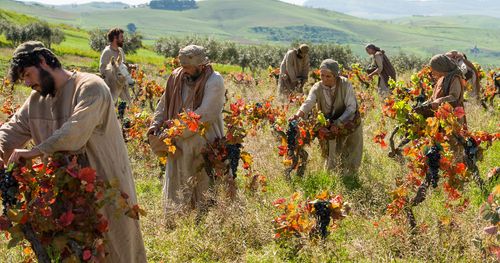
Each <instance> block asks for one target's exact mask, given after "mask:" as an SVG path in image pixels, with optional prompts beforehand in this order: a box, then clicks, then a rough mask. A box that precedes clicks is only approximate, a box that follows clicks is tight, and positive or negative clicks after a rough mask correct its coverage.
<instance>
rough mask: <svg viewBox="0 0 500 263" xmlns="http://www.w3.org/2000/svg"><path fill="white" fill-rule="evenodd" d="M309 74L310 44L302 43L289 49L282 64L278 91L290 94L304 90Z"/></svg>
mask: <svg viewBox="0 0 500 263" xmlns="http://www.w3.org/2000/svg"><path fill="white" fill-rule="evenodd" d="M308 75H309V46H308V45H306V44H302V45H300V46H299V48H297V49H292V50H288V52H286V54H285V57H284V58H283V61H282V62H281V65H280V75H279V81H278V92H279V94H280V95H288V94H290V93H292V92H303V87H304V85H305V84H306V82H307V79H308Z"/></svg>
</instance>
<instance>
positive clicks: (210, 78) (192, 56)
mask: <svg viewBox="0 0 500 263" xmlns="http://www.w3.org/2000/svg"><path fill="white" fill-rule="evenodd" d="M179 60H180V64H181V67H179V68H177V69H175V70H174V71H173V72H172V74H171V75H170V77H169V78H168V80H167V86H166V88H165V93H163V96H162V97H161V99H160V102H159V104H158V106H157V108H156V111H155V115H154V120H153V123H152V125H151V127H150V128H149V130H148V136H149V138H150V143H151V147H152V148H153V151H154V152H155V153H159V154H160V155H162V154H163V155H164V154H166V152H167V151H166V149H164V147H165V144H164V143H163V142H161V141H160V140H159V139H158V137H156V136H154V135H155V134H158V133H159V131H160V129H161V127H162V126H163V124H164V123H165V122H167V121H172V120H175V119H177V118H178V114H179V113H181V112H186V111H192V112H194V113H196V114H198V115H200V116H201V122H204V123H206V124H207V127H208V128H207V129H206V132H205V134H204V136H203V137H202V136H200V135H199V134H196V133H193V132H191V131H189V130H187V129H186V130H185V131H184V133H183V134H182V136H181V137H180V138H176V140H175V146H176V148H177V150H176V152H175V153H174V154H168V156H167V164H166V166H167V167H166V171H165V182H164V186H163V195H164V199H165V200H164V201H165V202H164V205H165V209H166V212H167V214H170V213H177V212H179V211H186V210H189V209H194V208H196V207H197V206H198V205H200V204H202V203H203V202H204V201H205V200H206V198H205V194H206V193H207V191H208V189H209V176H208V174H207V173H206V171H205V169H200V168H201V167H202V164H203V156H202V153H201V150H202V148H203V147H204V146H205V144H206V143H207V142H212V141H213V140H215V139H216V138H222V137H223V136H224V121H223V116H222V110H223V108H224V102H225V96H224V95H225V91H226V90H225V88H224V79H223V78H222V76H221V75H220V74H219V73H218V72H216V71H214V70H213V69H212V66H211V65H210V63H209V59H208V58H207V57H206V55H205V49H204V48H203V47H201V46H196V45H189V46H186V47H184V48H182V49H181V50H180V51H179Z"/></svg>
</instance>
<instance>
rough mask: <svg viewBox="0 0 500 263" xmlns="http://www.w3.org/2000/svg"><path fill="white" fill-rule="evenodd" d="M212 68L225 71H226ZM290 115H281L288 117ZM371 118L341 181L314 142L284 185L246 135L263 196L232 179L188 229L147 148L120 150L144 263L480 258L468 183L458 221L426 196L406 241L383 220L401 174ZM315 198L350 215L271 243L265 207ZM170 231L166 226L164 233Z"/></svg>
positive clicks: (269, 156)
mask: <svg viewBox="0 0 500 263" xmlns="http://www.w3.org/2000/svg"><path fill="white" fill-rule="evenodd" d="M0 51H2V49H0ZM0 53H1V52H0ZM74 59H75V57H69V56H66V57H64V59H63V61H64V63H68V62H69V61H73V60H74ZM80 59H82V60H87V59H88V58H80ZM221 68H222V69H227V70H231V69H233V68H232V67H231V66H222V67H221ZM154 72H155V68H154V67H153V66H150V67H149V68H148V74H152V75H154ZM259 76H260V78H261V79H262V80H263V82H262V84H261V85H259V86H251V87H242V86H239V85H236V84H234V83H232V82H231V81H230V80H228V79H227V78H226V88H227V90H228V92H229V96H237V95H241V96H242V97H244V98H247V99H262V98H266V97H268V96H272V95H274V92H275V89H276V87H275V85H274V83H271V82H270V81H268V80H267V76H266V73H265V72H264V73H263V74H262V75H259ZM403 77H407V74H404V75H403ZM158 81H160V83H161V85H164V83H165V80H164V79H158ZM27 92H29V90H28V89H26V88H22V87H19V88H17V90H16V102H17V103H22V101H23V100H24V98H25V97H26V95H27ZM376 103H377V104H376V105H379V104H380V101H378V99H377V102H376ZM497 105H498V101H497ZM294 110H296V109H290V112H293V111H294ZM466 110H467V114H468V123H469V127H470V129H472V130H478V129H481V130H487V131H490V132H491V131H494V130H495V129H497V124H498V123H499V121H500V115H499V113H498V111H497V112H486V111H484V110H483V109H482V108H481V107H480V106H477V105H473V104H466ZM379 116H380V107H379V106H377V107H376V109H374V110H372V111H370V112H369V113H368V115H367V116H366V117H365V119H364V123H363V125H364V142H365V148H364V157H363V162H362V166H361V169H360V172H359V174H358V176H357V177H342V176H340V175H339V174H337V173H335V172H333V173H329V172H326V171H325V170H323V161H322V159H321V158H320V155H319V149H318V148H319V147H318V145H317V143H314V144H313V146H312V147H310V148H309V149H308V151H309V153H310V157H311V158H310V162H309V164H308V169H307V171H306V174H305V176H304V178H297V177H294V178H293V179H292V181H291V182H288V181H286V180H285V179H284V177H283V176H282V171H283V165H282V164H281V158H280V157H279V156H278V154H277V148H276V146H277V142H276V141H275V139H274V137H273V136H272V135H271V133H270V131H269V129H267V128H264V129H259V130H257V131H256V134H255V135H251V136H249V138H248V142H247V143H246V144H245V149H246V150H247V151H249V152H250V153H252V154H253V155H254V163H255V164H254V168H255V169H256V170H257V171H259V172H261V173H262V174H264V175H266V177H267V179H268V186H267V191H266V192H260V191H259V192H251V191H247V190H245V188H244V184H245V179H244V178H243V176H242V175H241V174H240V175H239V177H238V179H237V183H238V185H239V191H238V195H237V198H236V200H235V201H234V202H230V201H229V200H227V199H226V198H223V197H222V196H217V200H218V203H217V206H215V207H213V208H211V209H210V210H209V212H208V213H207V214H206V215H205V216H204V217H203V219H202V221H201V223H196V220H195V216H196V213H195V212H192V213H189V214H187V215H185V216H175V217H170V218H165V216H164V214H163V208H162V205H161V200H162V190H161V189H162V185H163V181H162V180H161V179H158V176H159V175H160V174H161V171H160V167H159V166H158V165H157V164H156V161H155V159H154V157H153V156H152V155H151V153H150V152H149V151H148V149H145V150H146V153H143V152H142V151H141V149H138V148H137V147H135V146H134V145H133V144H129V145H128V147H129V154H130V158H131V164H132V168H133V172H134V177H135V182H136V188H137V193H138V199H139V202H140V205H141V206H142V207H143V208H145V209H146V210H147V212H148V215H147V216H146V217H143V218H142V219H141V227H142V231H143V237H144V241H145V245H146V249H147V255H148V262H392V261H395V262H479V261H481V254H480V251H479V250H478V249H476V248H475V247H474V245H473V244H472V242H471V240H472V238H474V237H476V236H479V235H481V231H482V227H483V226H484V222H482V221H481V220H480V219H479V218H478V213H479V207H480V205H481V203H482V202H484V200H485V198H486V196H485V195H484V194H482V193H481V192H480V191H479V190H478V188H477V187H476V186H475V185H473V184H471V185H469V186H468V187H467V189H466V190H465V195H466V196H467V197H468V198H470V199H471V204H470V206H469V207H468V209H466V210H465V211H464V212H462V213H453V214H451V213H450V212H449V211H448V210H446V209H445V208H444V206H443V203H444V199H445V198H444V194H443V193H442V192H441V190H436V191H432V193H431V195H430V196H429V198H428V199H427V200H426V201H425V202H424V203H422V204H421V205H420V206H419V207H417V208H416V209H415V213H416V216H417V219H418V223H419V225H420V228H421V229H422V232H421V233H419V234H417V235H411V234H409V233H408V231H407V228H406V225H405V224H404V223H401V222H400V221H396V220H393V219H391V218H389V217H387V216H386V215H385V207H386V205H387V204H388V202H389V200H390V197H389V193H390V191H391V190H392V189H393V188H394V180H395V178H396V177H398V176H400V175H401V174H403V173H404V172H405V170H406V169H405V167H404V166H400V165H399V164H397V163H396V162H394V161H393V160H392V159H390V158H388V157H387V151H386V150H383V149H381V148H380V146H378V145H376V144H375V143H373V142H372V139H371V138H372V137H373V135H374V131H375V130H376V129H377V127H378V119H379ZM2 118H3V117H2ZM495 166H500V144H499V143H495V144H494V145H493V147H492V148H491V149H490V150H489V151H488V152H487V153H486V154H485V156H484V160H483V161H482V162H481V163H480V169H481V173H482V175H483V176H484V174H485V173H486V171H488V170H489V169H490V168H492V167H495ZM489 187H490V188H491V187H492V186H491V185H490V186H489ZM438 189H440V188H438ZM323 190H328V191H332V192H334V193H337V194H342V195H343V196H344V198H345V200H347V201H348V202H349V203H350V204H351V206H352V213H351V214H350V215H349V216H348V217H347V219H345V220H344V221H342V222H341V223H340V226H339V228H338V229H337V230H335V231H334V232H332V234H331V235H330V236H329V237H328V238H327V239H326V240H325V241H324V242H320V241H318V240H298V239H292V240H289V241H282V242H276V241H274V240H273V228H272V223H271V220H272V219H273V217H274V216H276V215H277V211H276V210H275V209H274V207H273V206H272V202H273V201H274V200H276V199H277V198H279V197H287V196H290V195H291V194H292V193H294V192H295V191H300V192H302V193H304V195H305V196H309V197H311V196H314V195H315V194H317V193H318V192H321V191H323ZM447 220H449V222H451V223H447V222H448V221H447ZM172 222H174V227H171V224H172ZM0 243H1V244H2V245H0V261H2V262H20V261H22V260H23V257H24V256H23V252H22V249H21V248H13V249H7V247H6V241H5V238H3V237H2V238H0Z"/></svg>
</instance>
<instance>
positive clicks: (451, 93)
mask: <svg viewBox="0 0 500 263" xmlns="http://www.w3.org/2000/svg"><path fill="white" fill-rule="evenodd" d="M443 81H444V77H442V78H440V79H439V80H438V81H437V82H436V87H435V89H434V91H433V94H432V97H431V98H430V101H431V102H437V103H439V104H442V103H445V102H447V103H450V104H451V105H452V106H453V107H464V88H463V86H462V84H461V82H460V78H459V77H458V76H456V77H454V78H453V80H452V81H451V83H450V87H449V89H448V93H446V92H445V90H446V87H444V85H443ZM458 121H459V122H460V123H461V124H464V125H466V123H467V120H466V117H465V116H464V117H462V118H461V119H459V120H458ZM449 143H450V146H451V149H452V151H453V152H454V153H455V154H454V155H453V159H454V160H455V161H456V162H464V155H463V150H464V149H463V147H462V145H460V143H459V142H458V141H457V140H456V139H455V138H453V137H451V138H450V139H449Z"/></svg>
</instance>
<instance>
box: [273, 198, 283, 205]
mask: <svg viewBox="0 0 500 263" xmlns="http://www.w3.org/2000/svg"><path fill="white" fill-rule="evenodd" d="M284 202H286V199H285V198H279V199H277V200H276V201H274V202H273V205H274V206H277V205H281V204H283V203H284Z"/></svg>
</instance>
